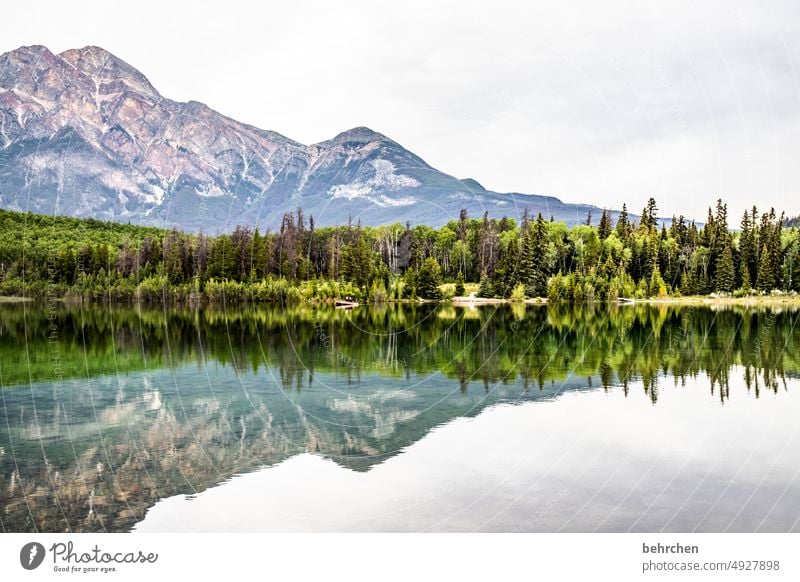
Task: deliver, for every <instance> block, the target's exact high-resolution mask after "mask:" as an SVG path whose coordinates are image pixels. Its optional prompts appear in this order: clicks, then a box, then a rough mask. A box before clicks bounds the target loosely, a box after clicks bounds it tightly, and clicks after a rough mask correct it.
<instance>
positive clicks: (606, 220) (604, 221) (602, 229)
mask: <svg viewBox="0 0 800 582" xmlns="http://www.w3.org/2000/svg"><path fill="white" fill-rule="evenodd" d="M610 234H611V217H610V216H609V212H608V211H607V210H606V209H605V208H603V214H602V215H601V216H600V225H599V226H598V227H597V235H598V236H599V237H600V240H606V239H607V238H608V236H609V235H610Z"/></svg>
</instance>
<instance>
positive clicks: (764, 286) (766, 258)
mask: <svg viewBox="0 0 800 582" xmlns="http://www.w3.org/2000/svg"><path fill="white" fill-rule="evenodd" d="M759 255H760V256H759V260H758V275H756V289H758V290H759V291H772V289H774V288H775V275H774V273H773V272H772V260H771V257H770V253H769V248H768V247H767V245H766V244H765V245H764V246H762V247H761V252H760V253H759Z"/></svg>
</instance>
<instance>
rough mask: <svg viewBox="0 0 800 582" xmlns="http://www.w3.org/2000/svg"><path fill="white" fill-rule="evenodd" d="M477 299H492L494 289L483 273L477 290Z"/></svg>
mask: <svg viewBox="0 0 800 582" xmlns="http://www.w3.org/2000/svg"><path fill="white" fill-rule="evenodd" d="M478 297H494V287H493V286H492V281H491V279H489V276H488V275H487V274H486V273H485V272H484V273H483V275H481V284H480V287H479V288H478Z"/></svg>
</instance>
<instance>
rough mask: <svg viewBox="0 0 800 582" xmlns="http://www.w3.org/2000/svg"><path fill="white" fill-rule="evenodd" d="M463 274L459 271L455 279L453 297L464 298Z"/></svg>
mask: <svg viewBox="0 0 800 582" xmlns="http://www.w3.org/2000/svg"><path fill="white" fill-rule="evenodd" d="M464 291H465V290H464V273H462V272H461V271H459V272H458V277H456V290H455V295H456V297H463V296H464Z"/></svg>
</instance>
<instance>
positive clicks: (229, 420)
mask: <svg viewBox="0 0 800 582" xmlns="http://www.w3.org/2000/svg"><path fill="white" fill-rule="evenodd" d="M796 318H797V312H792V311H783V312H775V311H770V312H766V311H762V312H758V311H745V310H725V311H719V312H714V311H711V310H707V309H703V310H701V309H692V310H677V309H654V308H643V309H639V308H625V309H620V310H612V311H607V310H598V311H594V312H593V311H592V310H590V309H584V310H582V311H577V312H576V311H571V310H558V309H552V308H551V309H546V308H529V309H527V310H526V309H524V308H516V309H511V308H506V307H503V308H498V309H493V308H489V309H482V310H479V311H476V312H470V311H462V310H456V309H453V308H451V307H436V308H432V307H397V306H395V307H391V308H383V309H380V308H374V309H363V310H359V311H357V312H352V313H342V312H336V311H334V310H315V309H308V308H296V309H279V308H266V309H254V310H249V311H237V312H228V313H220V312H215V311H199V312H197V311H188V310H187V311H168V312H166V313H165V312H163V311H153V312H150V311H134V310H127V309H119V310H116V309H114V310H109V309H107V308H106V309H90V308H86V307H84V308H83V309H81V310H72V309H62V310H60V311H57V312H56V315H55V317H54V318H53V320H52V322H51V320H50V319H49V318H48V314H47V312H46V311H44V310H41V311H37V310H36V309H27V310H26V312H24V313H23V312H22V311H21V310H18V309H0V356H2V358H0V381H2V383H3V385H4V386H6V388H5V389H4V390H3V391H2V395H3V417H4V422H2V423H0V507H2V513H0V519H1V520H2V527H3V529H4V530H6V531H32V530H39V531H65V530H72V531H98V530H99V531H103V530H108V531H120V530H128V529H130V528H131V527H132V526H133V524H135V523H136V522H137V521H139V520H140V519H141V518H142V517H143V515H144V512H145V511H146V510H147V509H148V508H149V507H150V506H152V505H153V504H154V503H155V502H156V501H157V500H158V499H160V498H162V497H166V496H170V495H175V494H180V493H183V494H192V493H194V492H198V491H201V490H203V489H206V488H208V487H211V486H213V485H215V484H218V483H219V482H221V481H223V480H226V479H228V478H230V477H231V476H233V475H235V474H237V473H242V472H247V471H250V470H252V469H254V468H257V467H260V466H262V465H270V464H274V463H277V462H280V461H282V460H284V459H286V458H288V457H290V456H293V455H295V454H298V453H301V452H306V451H308V452H312V453H316V454H320V455H324V456H326V457H329V458H331V459H333V460H334V461H335V462H337V463H339V464H340V465H342V466H344V467H347V468H349V469H352V470H356V471H365V470H369V468H370V467H372V466H374V465H376V464H378V463H381V462H382V461H383V460H385V459H386V458H388V457H390V456H392V455H395V454H398V453H400V452H401V451H402V450H403V449H404V448H406V447H408V446H409V445H411V444H413V443H415V442H417V441H418V440H419V439H421V438H422V437H423V436H425V434H427V433H428V432H429V431H430V430H431V429H432V428H433V427H435V426H438V425H441V424H444V423H447V422H449V421H451V420H452V419H455V418H458V417H462V416H470V415H476V414H478V413H480V412H481V411H482V410H484V409H485V408H486V407H487V406H490V405H492V404H494V403H497V402H508V401H515V400H518V399H525V400H531V399H533V400H536V399H550V398H553V397H555V396H557V394H558V393H559V392H560V391H562V390H577V389H586V388H589V387H591V386H601V385H602V386H606V387H609V386H612V385H620V386H621V387H622V389H624V390H627V383H628V380H629V379H631V378H641V379H642V380H643V381H644V382H643V383H644V386H645V389H646V390H647V392H648V395H649V396H650V397H651V398H652V399H653V401H654V402H655V401H656V400H657V395H658V377H659V376H662V375H664V374H669V375H671V376H672V377H674V378H675V381H676V382H682V381H686V380H687V379H690V378H691V377H692V376H694V375H696V374H699V373H705V374H708V375H709V376H710V377H711V378H712V380H713V382H712V384H715V385H716V390H717V392H716V394H715V397H718V398H722V399H723V400H724V399H725V398H726V395H727V377H728V374H729V373H730V370H731V368H732V366H734V365H740V366H742V367H743V369H744V373H745V376H746V379H747V381H748V386H750V387H751V389H752V392H753V394H754V395H755V396H758V394H759V393H760V391H761V390H763V389H764V387H767V388H769V389H771V390H776V391H777V390H778V389H779V388H780V387H781V385H782V378H784V377H785V376H786V375H788V374H796V373H797V372H798V371H800V362H798V356H797V350H796V349H794V348H795V346H796V340H797V334H798V331H796V330H797V326H795V325H794V323H795V320H796ZM51 323H52V324H53V325H54V327H55V330H56V332H55V333H51V327H50V326H51ZM27 378H30V379H31V384H29V386H28V385H25V384H27ZM670 383H671V382H670ZM14 385H16V387H15V386H14ZM29 387H30V388H29Z"/></svg>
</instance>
